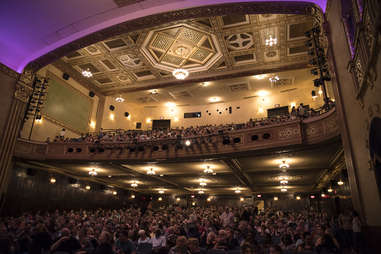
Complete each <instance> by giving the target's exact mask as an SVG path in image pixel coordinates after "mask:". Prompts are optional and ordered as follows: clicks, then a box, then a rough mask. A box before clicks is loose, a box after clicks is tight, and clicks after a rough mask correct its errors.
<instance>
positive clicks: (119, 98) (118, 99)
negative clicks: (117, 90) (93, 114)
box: [115, 95, 124, 102]
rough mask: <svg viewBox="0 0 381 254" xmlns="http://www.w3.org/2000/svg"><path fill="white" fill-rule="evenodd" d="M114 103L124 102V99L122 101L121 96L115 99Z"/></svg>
mask: <svg viewBox="0 0 381 254" xmlns="http://www.w3.org/2000/svg"><path fill="white" fill-rule="evenodd" d="M115 101H116V102H124V99H123V97H122V95H119V96H118V97H116V98H115Z"/></svg>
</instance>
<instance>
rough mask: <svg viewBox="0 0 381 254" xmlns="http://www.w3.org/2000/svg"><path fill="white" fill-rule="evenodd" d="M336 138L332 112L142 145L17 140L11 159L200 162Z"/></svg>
mask: <svg viewBox="0 0 381 254" xmlns="http://www.w3.org/2000/svg"><path fill="white" fill-rule="evenodd" d="M337 136H339V129H338V125H337V115H336V111H335V109H331V110H330V111H329V112H327V113H325V114H322V115H320V116H315V117H311V118H309V119H305V120H290V121H287V122H283V123H276V124H271V125H268V126H259V127H253V128H246V129H238V130H235V131H230V132H229V133H221V134H219V135H214V136H209V137H197V138H192V139H190V140H189V141H190V145H189V146H187V145H186V144H185V141H186V140H178V139H166V140H161V141H150V142H144V143H134V144H133V143H123V142H120V143H99V144H95V143H48V144H47V143H40V142H29V141H26V140H23V139H19V140H18V142H17V145H16V150H15V156H16V157H18V158H21V159H31V160H47V161H49V160H75V161H134V160H166V159H181V158H203V157H206V156H207V157H210V156H216V157H221V156H226V155H233V154H238V153H239V154H242V153H246V152H251V151H256V150H262V149H271V148H279V147H287V146H293V145H310V144H317V143H321V142H324V141H327V140H330V139H332V138H335V137H337Z"/></svg>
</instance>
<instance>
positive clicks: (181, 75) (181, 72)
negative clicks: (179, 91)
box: [172, 69, 189, 80]
mask: <svg viewBox="0 0 381 254" xmlns="http://www.w3.org/2000/svg"><path fill="white" fill-rule="evenodd" d="M172 75H173V76H174V77H175V78H176V79H180V80H184V79H186V78H187V77H188V76H189V72H188V71H187V70H185V69H174V70H173V72H172Z"/></svg>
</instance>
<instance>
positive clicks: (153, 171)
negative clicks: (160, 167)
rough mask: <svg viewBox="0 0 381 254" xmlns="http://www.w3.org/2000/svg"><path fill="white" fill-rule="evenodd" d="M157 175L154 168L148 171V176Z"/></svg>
mask: <svg viewBox="0 0 381 254" xmlns="http://www.w3.org/2000/svg"><path fill="white" fill-rule="evenodd" d="M154 174H156V172H155V170H154V169H153V168H150V169H149V170H148V171H147V175H154Z"/></svg>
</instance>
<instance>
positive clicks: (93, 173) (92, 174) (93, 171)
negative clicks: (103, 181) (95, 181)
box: [89, 168, 98, 176]
mask: <svg viewBox="0 0 381 254" xmlns="http://www.w3.org/2000/svg"><path fill="white" fill-rule="evenodd" d="M89 175H91V176H96V175H98V173H97V171H96V170H95V168H93V169H91V170H90V171H89Z"/></svg>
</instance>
